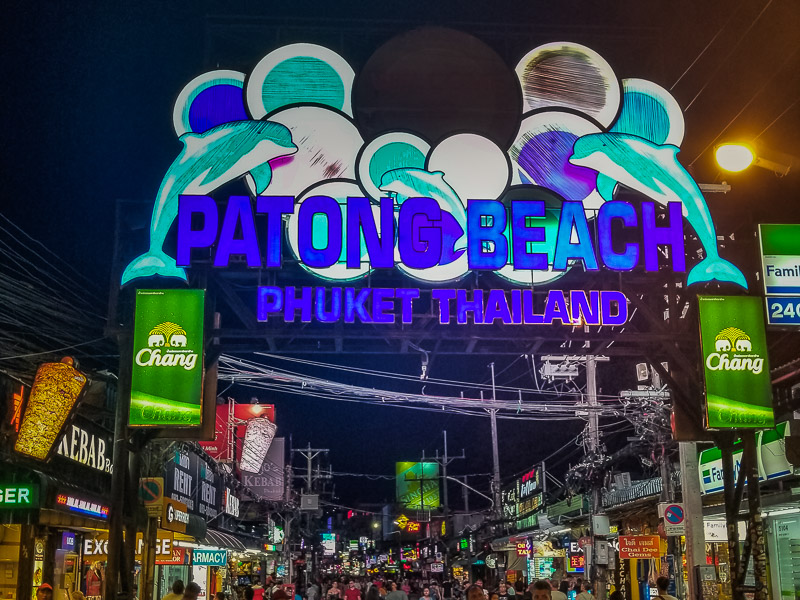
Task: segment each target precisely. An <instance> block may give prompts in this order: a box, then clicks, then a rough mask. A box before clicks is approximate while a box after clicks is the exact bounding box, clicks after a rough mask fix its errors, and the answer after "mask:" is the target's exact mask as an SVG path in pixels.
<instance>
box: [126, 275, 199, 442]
mask: <svg viewBox="0 0 800 600" xmlns="http://www.w3.org/2000/svg"><path fill="white" fill-rule="evenodd" d="M204 315H205V291H204V290H137V292H136V318H135V323H134V333H133V375H132V379H131V409H130V418H129V425H130V426H131V427H198V426H200V425H202V416H203V415H202V398H203V336H204V331H203V323H204Z"/></svg>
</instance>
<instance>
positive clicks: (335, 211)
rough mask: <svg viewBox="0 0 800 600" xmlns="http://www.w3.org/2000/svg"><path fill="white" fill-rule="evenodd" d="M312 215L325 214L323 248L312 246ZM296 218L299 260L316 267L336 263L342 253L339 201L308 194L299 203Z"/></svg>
mask: <svg viewBox="0 0 800 600" xmlns="http://www.w3.org/2000/svg"><path fill="white" fill-rule="evenodd" d="M314 215H325V220H326V222H327V226H328V234H327V238H328V239H327V242H326V244H325V247H324V248H315V247H314ZM297 218H298V224H297V227H298V232H297V234H298V235H297V245H298V246H299V248H298V251H299V254H300V260H301V261H303V262H304V263H305V264H307V265H308V266H309V267H317V268H325V267H330V266H331V265H334V264H336V261H338V260H339V257H340V256H341V254H342V209H341V207H340V206H339V203H338V202H337V201H336V200H334V199H333V198H331V197H330V196H310V197H309V198H306V199H305V200H304V201H303V203H302V204H301V205H300V211H299V213H298V215H297Z"/></svg>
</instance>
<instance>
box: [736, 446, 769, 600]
mask: <svg viewBox="0 0 800 600" xmlns="http://www.w3.org/2000/svg"><path fill="white" fill-rule="evenodd" d="M743 438H744V457H743V458H744V462H745V464H746V465H747V508H748V512H749V518H748V523H747V547H748V549H749V554H750V559H751V560H752V561H753V578H754V579H755V595H754V600H768V598H769V592H768V588H767V553H766V548H765V545H764V523H763V522H762V520H761V490H760V489H759V483H758V463H757V458H756V432H755V431H753V432H747V433H745V434H744V435H743ZM743 563H744V564H743V566H742V572H741V574H740V583H744V578H745V575H746V573H747V561H743Z"/></svg>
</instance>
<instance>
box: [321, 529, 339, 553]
mask: <svg viewBox="0 0 800 600" xmlns="http://www.w3.org/2000/svg"><path fill="white" fill-rule="evenodd" d="M322 553H323V554H324V555H325V556H333V555H334V554H336V534H335V533H323V534H322Z"/></svg>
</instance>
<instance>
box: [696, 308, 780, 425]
mask: <svg viewBox="0 0 800 600" xmlns="http://www.w3.org/2000/svg"><path fill="white" fill-rule="evenodd" d="M698 302H699V304H700V338H701V347H702V357H703V371H704V373H705V385H706V414H707V426H708V427H709V428H711V429H738V428H762V429H766V428H769V427H773V426H774V424H775V421H774V415H773V410H772V384H771V380H770V375H769V363H768V361H767V339H766V333H765V331H764V312H763V308H762V304H761V299H760V298H756V297H751V296H698Z"/></svg>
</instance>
